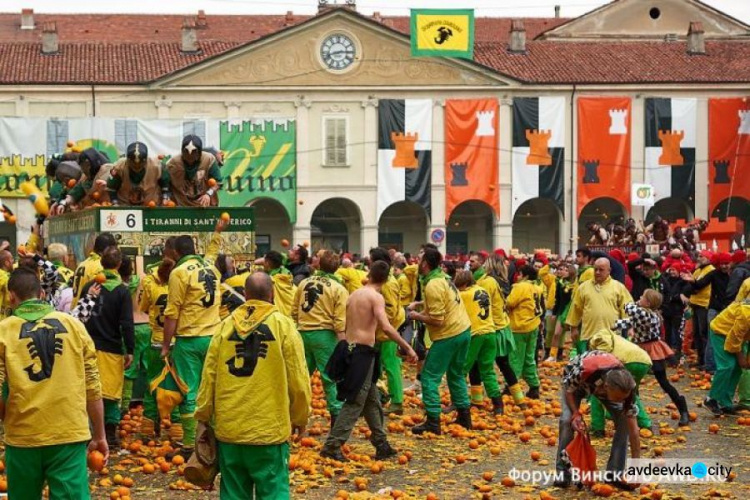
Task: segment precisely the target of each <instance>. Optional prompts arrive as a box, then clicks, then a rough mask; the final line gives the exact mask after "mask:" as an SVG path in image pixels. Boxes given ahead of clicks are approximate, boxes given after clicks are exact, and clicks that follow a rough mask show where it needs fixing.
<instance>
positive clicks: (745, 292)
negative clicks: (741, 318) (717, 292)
mask: <svg viewBox="0 0 750 500" xmlns="http://www.w3.org/2000/svg"><path fill="white" fill-rule="evenodd" d="M748 297H750V278H747V279H746V280H745V281H743V282H742V285H740V291H739V292H737V297H735V298H734V300H735V302H742V301H743V300H745V299H746V298H748Z"/></svg>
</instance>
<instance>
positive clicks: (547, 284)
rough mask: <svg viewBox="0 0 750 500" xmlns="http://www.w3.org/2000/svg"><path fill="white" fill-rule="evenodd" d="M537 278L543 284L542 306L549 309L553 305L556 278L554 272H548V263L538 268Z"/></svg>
mask: <svg viewBox="0 0 750 500" xmlns="http://www.w3.org/2000/svg"><path fill="white" fill-rule="evenodd" d="M539 280H540V281H541V282H542V283H543V284H544V308H545V309H547V310H548V311H551V310H552V309H553V308H554V307H555V293H556V291H557V278H556V277H555V275H554V274H552V273H550V268H549V265H546V266H544V267H542V268H541V269H540V270H539Z"/></svg>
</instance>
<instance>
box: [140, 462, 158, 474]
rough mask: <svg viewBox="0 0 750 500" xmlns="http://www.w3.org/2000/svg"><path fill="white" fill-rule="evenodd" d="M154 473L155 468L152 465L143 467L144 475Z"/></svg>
mask: <svg viewBox="0 0 750 500" xmlns="http://www.w3.org/2000/svg"><path fill="white" fill-rule="evenodd" d="M154 472H156V467H154V464H146V465H144V466H143V473H144V474H153V473H154Z"/></svg>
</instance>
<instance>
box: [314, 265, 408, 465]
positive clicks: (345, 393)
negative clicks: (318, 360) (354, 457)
mask: <svg viewBox="0 0 750 500" xmlns="http://www.w3.org/2000/svg"><path fill="white" fill-rule="evenodd" d="M389 272H390V269H389V267H388V264H386V263H385V262H382V261H379V262H376V263H374V264H373V265H372V266H371V267H370V273H369V275H368V276H369V280H368V283H367V285H365V286H364V287H363V288H360V289H359V290H356V291H355V292H354V293H352V294H351V295H350V296H349V300H348V301H347V303H346V340H342V341H340V342H339V344H338V345H337V346H336V350H335V351H334V353H333V355H332V356H331V361H330V364H329V365H328V366H329V369H328V376H329V377H331V379H332V380H334V381H335V382H336V383H337V391H338V399H339V400H341V401H344V406H343V407H342V408H341V413H339V416H338V418H337V419H336V423H335V425H334V426H333V428H332V429H331V433H330V434H329V435H328V439H327V440H326V443H325V446H324V447H323V449H322V450H321V452H320V454H321V456H323V457H328V458H332V459H334V460H339V461H342V462H343V461H346V460H347V459H346V457H344V455H343V453H342V452H341V446H342V445H343V444H344V443H346V441H347V440H348V439H349V436H350V435H351V432H352V429H353V428H354V426H355V425H356V423H357V419H359V417H360V416H364V417H365V421H367V425H368V426H369V428H370V431H371V432H372V436H371V437H370V441H371V442H372V444H373V446H374V447H375V451H376V453H375V459H376V460H383V459H386V458H389V457H392V456H394V455H396V451H395V450H394V449H393V448H391V445H390V444H388V438H387V437H386V434H385V431H384V430H383V408H382V406H381V405H380V394H379V393H378V388H377V385H376V382H377V379H378V375H379V374H380V367H379V366H378V363H379V359H380V358H379V356H378V351H376V350H375V347H374V346H375V330H376V329H377V328H380V329H381V330H383V331H384V332H385V334H386V335H388V337H389V338H390V339H391V340H393V341H395V342H396V343H397V344H398V345H399V347H401V348H402V349H403V350H404V351H405V352H406V358H407V359H408V361H409V362H411V363H416V362H417V354H416V353H415V352H414V350H413V349H412V348H411V346H410V345H409V344H408V343H407V342H406V341H405V340H404V339H403V338H401V336H400V335H399V334H398V332H397V331H396V330H395V329H394V328H393V327H392V326H391V325H390V323H389V322H388V317H387V316H386V314H385V301H384V300H383V296H382V295H381V294H380V288H381V287H382V286H383V284H384V283H385V282H386V281H387V280H388V274H389Z"/></svg>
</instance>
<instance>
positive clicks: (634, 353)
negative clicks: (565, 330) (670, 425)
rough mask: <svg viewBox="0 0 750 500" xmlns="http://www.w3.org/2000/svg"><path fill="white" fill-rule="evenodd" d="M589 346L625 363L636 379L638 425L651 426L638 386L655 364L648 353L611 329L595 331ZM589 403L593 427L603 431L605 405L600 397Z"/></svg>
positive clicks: (642, 427) (647, 427)
mask: <svg viewBox="0 0 750 500" xmlns="http://www.w3.org/2000/svg"><path fill="white" fill-rule="evenodd" d="M589 348H590V349H591V350H592V351H604V352H608V353H610V354H612V355H613V356H614V357H616V358H617V359H619V360H620V362H622V364H623V365H625V369H626V370H628V371H629V372H630V374H631V375H632V376H633V379H634V380H635V391H636V395H635V405H636V407H637V408H638V417H637V420H638V427H640V428H641V429H649V428H650V427H651V417H649V415H648V413H646V409H645V408H644V407H643V404H642V403H641V398H640V397H639V396H638V388H639V387H640V385H641V380H643V377H645V376H646V374H647V373H648V371H649V370H650V369H651V365H652V364H653V363H652V361H651V358H650V357H649V355H648V353H647V352H646V351H644V350H643V349H641V348H640V347H639V346H638V345H636V344H634V343H633V342H631V341H629V340H627V339H625V338H623V337H621V336H620V335H617V334H616V333H614V332H613V331H612V330H609V329H606V330H601V331H599V332H597V333H595V334H594V335H593V336H592V337H591V339H589ZM589 404H590V405H591V428H592V429H593V430H596V431H603V430H604V418H605V411H604V406H603V405H602V403H601V402H600V401H599V399H598V398H591V399H589Z"/></svg>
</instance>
